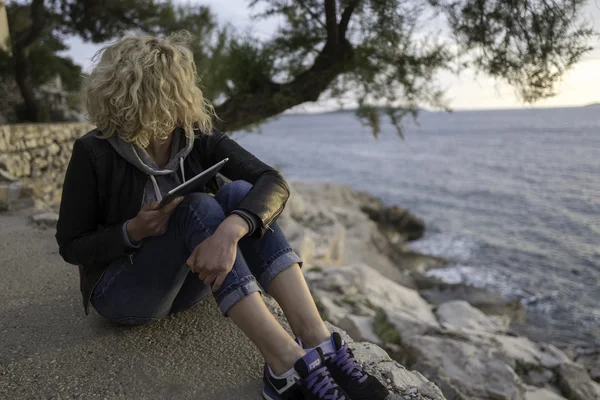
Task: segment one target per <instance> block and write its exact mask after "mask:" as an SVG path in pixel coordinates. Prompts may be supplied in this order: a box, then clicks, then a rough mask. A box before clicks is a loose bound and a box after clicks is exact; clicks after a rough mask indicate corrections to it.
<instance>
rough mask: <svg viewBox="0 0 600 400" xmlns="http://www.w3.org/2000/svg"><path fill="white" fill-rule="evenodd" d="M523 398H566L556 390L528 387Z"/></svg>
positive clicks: (561, 399) (562, 399)
mask: <svg viewBox="0 0 600 400" xmlns="http://www.w3.org/2000/svg"><path fill="white" fill-rule="evenodd" d="M525 400H567V399H565V398H564V397H562V396H560V395H559V394H557V393H556V392H553V391H552V390H550V389H546V388H541V389H540V388H535V389H533V388H532V389H530V390H528V391H527V392H526V393H525Z"/></svg>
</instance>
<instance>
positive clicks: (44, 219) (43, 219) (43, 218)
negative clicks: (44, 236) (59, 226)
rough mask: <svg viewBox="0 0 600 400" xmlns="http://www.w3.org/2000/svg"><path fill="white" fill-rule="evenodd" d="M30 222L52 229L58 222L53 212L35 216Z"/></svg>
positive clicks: (56, 215)
mask: <svg viewBox="0 0 600 400" xmlns="http://www.w3.org/2000/svg"><path fill="white" fill-rule="evenodd" d="M32 220H33V222H35V223H36V224H38V225H42V226H48V227H53V226H56V223H57V222H58V214H56V213H53V212H45V213H41V214H36V215H34V216H33V217H32Z"/></svg>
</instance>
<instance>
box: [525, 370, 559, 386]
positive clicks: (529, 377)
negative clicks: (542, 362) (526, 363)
mask: <svg viewBox="0 0 600 400" xmlns="http://www.w3.org/2000/svg"><path fill="white" fill-rule="evenodd" d="M523 379H524V380H525V382H526V383H527V384H529V385H532V386H537V387H544V386H545V385H547V384H549V383H552V382H553V381H554V379H555V376H554V373H553V372H552V371H550V370H549V369H532V370H529V371H527V372H526V373H525V376H524V377H523Z"/></svg>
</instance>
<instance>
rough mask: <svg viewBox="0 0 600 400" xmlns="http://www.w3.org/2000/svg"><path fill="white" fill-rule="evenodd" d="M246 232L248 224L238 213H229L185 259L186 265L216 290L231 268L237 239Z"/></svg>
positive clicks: (235, 253) (235, 254)
mask: <svg viewBox="0 0 600 400" xmlns="http://www.w3.org/2000/svg"><path fill="white" fill-rule="evenodd" d="M247 233H248V224H247V223H246V221H244V219H243V218H241V217H240V216H238V215H235V214H233V215H231V216H229V217H227V219H225V221H223V222H222V223H221V225H219V228H217V230H216V231H215V233H214V234H213V235H211V236H209V237H208V238H206V239H205V240H203V241H202V242H201V243H200V244H199V245H198V246H196V248H195V249H194V251H193V252H192V254H191V255H190V257H189V258H188V259H187V262H186V263H187V265H188V266H189V267H190V269H191V270H192V271H193V272H196V273H198V275H199V276H200V279H201V280H203V281H204V283H205V284H207V285H212V290H213V291H217V290H218V289H219V288H220V287H221V285H223V281H225V278H227V275H229V272H230V271H231V269H232V268H233V263H234V262H235V258H236V256H237V244H238V241H239V240H240V239H241V238H243V237H244V236H245V235H246V234H247Z"/></svg>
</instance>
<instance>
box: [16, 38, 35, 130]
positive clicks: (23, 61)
mask: <svg viewBox="0 0 600 400" xmlns="http://www.w3.org/2000/svg"><path fill="white" fill-rule="evenodd" d="M14 52H15V53H14V54H15V61H16V65H17V68H16V71H15V80H16V81H17V85H18V86H19V91H20V92H21V97H23V103H24V105H25V115H23V116H22V117H21V118H22V119H25V120H27V121H29V122H41V121H40V119H41V115H40V106H39V103H38V101H37V99H36V98H35V94H34V90H33V84H32V82H31V73H30V67H29V57H28V51H27V50H25V49H20V48H17V49H14Z"/></svg>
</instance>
